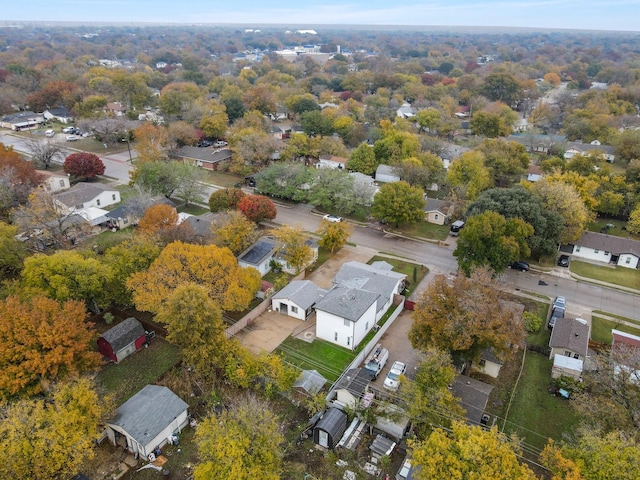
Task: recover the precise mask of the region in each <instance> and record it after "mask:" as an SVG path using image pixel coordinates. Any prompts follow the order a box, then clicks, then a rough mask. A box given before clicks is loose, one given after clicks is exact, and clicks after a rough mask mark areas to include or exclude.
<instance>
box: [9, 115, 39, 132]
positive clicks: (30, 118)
mask: <svg viewBox="0 0 640 480" xmlns="http://www.w3.org/2000/svg"><path fill="white" fill-rule="evenodd" d="M43 123H44V116H43V115H42V114H41V113H35V112H31V111H25V112H16V113H11V114H9V115H5V116H4V117H2V118H0V127H2V128H10V129H11V130H14V131H16V132H19V131H20V130H29V129H32V128H38V127H39V126H40V125H41V124H43Z"/></svg>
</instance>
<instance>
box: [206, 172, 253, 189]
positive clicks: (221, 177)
mask: <svg viewBox="0 0 640 480" xmlns="http://www.w3.org/2000/svg"><path fill="white" fill-rule="evenodd" d="M204 181H205V182H206V183H210V184H212V185H217V186H219V187H224V188H231V187H234V186H236V185H237V184H238V183H244V177H240V176H238V175H231V174H230V173H225V172H219V171H210V170H207V171H206V175H205V180H204Z"/></svg>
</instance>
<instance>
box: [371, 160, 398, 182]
mask: <svg viewBox="0 0 640 480" xmlns="http://www.w3.org/2000/svg"><path fill="white" fill-rule="evenodd" d="M399 181H400V176H399V175H396V173H395V172H394V171H393V167H390V166H389V165H382V164H381V165H378V168H376V182H380V183H393V182H399Z"/></svg>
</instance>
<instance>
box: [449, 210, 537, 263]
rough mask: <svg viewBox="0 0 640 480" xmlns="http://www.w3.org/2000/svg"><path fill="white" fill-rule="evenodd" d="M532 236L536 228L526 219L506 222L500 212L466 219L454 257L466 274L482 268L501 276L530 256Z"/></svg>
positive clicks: (490, 212) (512, 219)
mask: <svg viewBox="0 0 640 480" xmlns="http://www.w3.org/2000/svg"><path fill="white" fill-rule="evenodd" d="M532 234H533V227H532V226H531V225H529V224H528V223H527V222H525V221H524V220H522V219H520V218H510V219H508V220H507V219H505V218H504V217H503V216H502V215H500V214H499V213H497V212H492V211H486V212H483V213H480V214H478V215H474V216H472V217H470V218H468V219H467V222H466V225H465V227H464V229H463V230H462V231H461V232H460V236H459V237H458V244H457V246H456V249H455V250H454V252H453V255H454V256H456V257H458V264H459V265H460V268H461V269H462V270H463V271H464V272H465V273H467V274H469V273H470V272H471V270H472V269H474V268H476V267H482V266H488V267H490V268H491V269H492V270H493V271H494V272H496V273H500V272H502V271H504V269H505V268H507V266H508V265H509V264H510V263H512V262H515V261H516V260H518V259H519V258H527V257H528V256H529V253H530V249H529V246H528V245H527V238H528V237H530V236H531V235H532Z"/></svg>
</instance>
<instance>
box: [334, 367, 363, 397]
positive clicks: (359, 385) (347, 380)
mask: <svg viewBox="0 0 640 480" xmlns="http://www.w3.org/2000/svg"><path fill="white" fill-rule="evenodd" d="M369 383H371V375H369V373H368V372H367V371H366V370H365V369H364V368H352V369H351V370H347V373H346V374H345V375H343V376H342V377H341V378H340V380H339V381H338V383H337V384H336V387H335V388H336V389H344V390H347V391H348V392H349V393H350V394H351V395H353V396H354V397H356V398H360V397H361V396H362V394H363V393H364V391H365V390H366V389H367V385H369Z"/></svg>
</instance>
